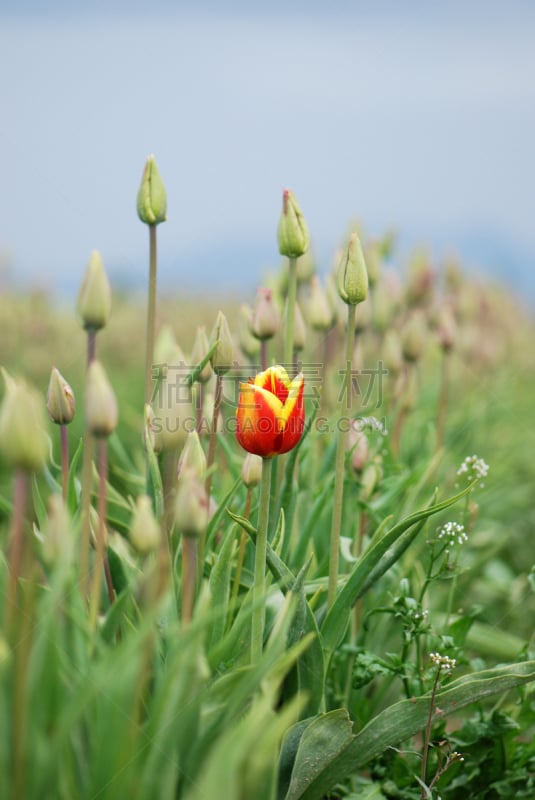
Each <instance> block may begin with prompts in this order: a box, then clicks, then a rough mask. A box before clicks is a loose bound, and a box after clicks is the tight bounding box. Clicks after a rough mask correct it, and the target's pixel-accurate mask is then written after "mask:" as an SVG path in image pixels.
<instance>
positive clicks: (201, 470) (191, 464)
mask: <svg viewBox="0 0 535 800" xmlns="http://www.w3.org/2000/svg"><path fill="white" fill-rule="evenodd" d="M184 470H190V471H191V472H193V473H194V474H195V475H196V476H197V477H198V478H199V480H201V481H203V480H204V478H205V475H206V456H205V454H204V450H203V449H202V445H201V440H200V439H199V434H198V433H197V431H192V432H191V433H189V434H188V438H187V439H186V444H185V445H184V449H183V450H182V453H181V455H180V460H179V462H178V474H179V476H180V473H181V472H182V471H184Z"/></svg>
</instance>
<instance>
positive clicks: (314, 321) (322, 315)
mask: <svg viewBox="0 0 535 800" xmlns="http://www.w3.org/2000/svg"><path fill="white" fill-rule="evenodd" d="M307 316H308V321H309V323H310V327H311V328H312V329H313V330H315V331H322V332H325V331H328V330H329V328H331V327H332V324H333V313H332V310H331V307H330V305H329V300H328V298H327V294H326V292H325V290H324V289H323V287H322V285H321V283H320V280H319V278H318V277H317V276H316V275H313V276H312V278H311V279H310V298H309V301H308V310H307Z"/></svg>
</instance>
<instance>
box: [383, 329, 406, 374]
mask: <svg viewBox="0 0 535 800" xmlns="http://www.w3.org/2000/svg"><path fill="white" fill-rule="evenodd" d="M382 356H383V363H384V365H385V368H386V369H387V370H388V371H389V372H391V373H392V374H393V375H399V373H400V372H401V370H402V369H403V353H402V352H401V340H400V338H399V334H398V332H397V330H395V329H393V328H391V329H390V330H388V331H387V332H386V333H385V338H384V341H383V348H382Z"/></svg>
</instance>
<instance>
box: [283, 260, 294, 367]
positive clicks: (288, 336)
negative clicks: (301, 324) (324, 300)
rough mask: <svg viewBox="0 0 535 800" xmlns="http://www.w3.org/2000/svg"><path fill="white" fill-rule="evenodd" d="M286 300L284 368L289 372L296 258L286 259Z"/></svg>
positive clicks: (292, 334) (292, 343) (292, 337)
mask: <svg viewBox="0 0 535 800" xmlns="http://www.w3.org/2000/svg"><path fill="white" fill-rule="evenodd" d="M288 270H289V271H288V298H287V300H286V303H287V305H286V334H285V337H284V366H285V367H286V369H287V370H288V371H290V369H291V367H292V364H293V350H294V327H295V300H296V297H297V258H292V257H290V258H288Z"/></svg>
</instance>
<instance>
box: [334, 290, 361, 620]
mask: <svg viewBox="0 0 535 800" xmlns="http://www.w3.org/2000/svg"><path fill="white" fill-rule="evenodd" d="M356 310H357V307H356V306H355V305H348V307H347V328H346V348H345V365H346V382H347V386H346V391H347V392H348V393H349V396H350V393H351V365H352V361H353V348H354V344H355V315H356ZM344 396H345V395H344V392H340V399H339V410H340V415H339V417H338V419H339V421H340V420H341V418H342V413H343V403H344ZM346 441H347V426H346V425H339V426H338V440H337V442H336V462H335V474H334V501H333V515H332V523H331V551H330V559H329V587H328V595H327V605H328V607H329V608H330V607H331V606H332V604H333V602H334V597H335V595H336V586H337V583H338V564H339V558H340V555H339V554H340V528H341V525H342V506H343V502H344V472H345V470H344V459H345V453H346Z"/></svg>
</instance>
